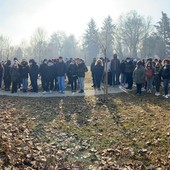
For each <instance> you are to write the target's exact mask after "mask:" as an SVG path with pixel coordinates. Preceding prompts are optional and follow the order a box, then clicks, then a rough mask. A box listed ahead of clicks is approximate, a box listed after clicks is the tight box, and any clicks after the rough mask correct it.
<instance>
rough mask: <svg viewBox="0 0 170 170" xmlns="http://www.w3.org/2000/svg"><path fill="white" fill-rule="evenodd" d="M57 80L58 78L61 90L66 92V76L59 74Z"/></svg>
mask: <svg viewBox="0 0 170 170" xmlns="http://www.w3.org/2000/svg"><path fill="white" fill-rule="evenodd" d="M57 80H58V88H59V92H64V90H65V76H58V77H57Z"/></svg>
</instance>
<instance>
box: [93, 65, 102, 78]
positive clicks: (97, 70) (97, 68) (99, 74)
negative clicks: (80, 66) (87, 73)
mask: <svg viewBox="0 0 170 170" xmlns="http://www.w3.org/2000/svg"><path fill="white" fill-rule="evenodd" d="M103 72H104V67H103V66H101V65H95V66H94V75H95V77H100V78H101V77H102V76H103Z"/></svg>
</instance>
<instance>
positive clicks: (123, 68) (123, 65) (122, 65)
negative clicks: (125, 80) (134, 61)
mask: <svg viewBox="0 0 170 170" xmlns="http://www.w3.org/2000/svg"><path fill="white" fill-rule="evenodd" d="M120 73H125V61H122V62H121V63H120Z"/></svg>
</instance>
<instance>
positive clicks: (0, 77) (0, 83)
mask: <svg viewBox="0 0 170 170" xmlns="http://www.w3.org/2000/svg"><path fill="white" fill-rule="evenodd" d="M2 79H3V78H2V76H0V88H1V86H2Z"/></svg>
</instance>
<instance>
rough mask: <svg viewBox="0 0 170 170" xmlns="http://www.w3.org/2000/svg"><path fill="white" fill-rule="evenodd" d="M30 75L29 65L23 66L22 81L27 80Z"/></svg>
mask: <svg viewBox="0 0 170 170" xmlns="http://www.w3.org/2000/svg"><path fill="white" fill-rule="evenodd" d="M28 74H29V66H28V64H27V63H24V64H21V67H20V76H21V78H22V79H27V78H28Z"/></svg>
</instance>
